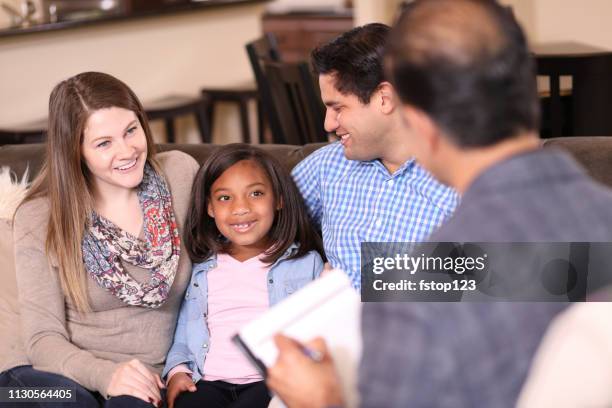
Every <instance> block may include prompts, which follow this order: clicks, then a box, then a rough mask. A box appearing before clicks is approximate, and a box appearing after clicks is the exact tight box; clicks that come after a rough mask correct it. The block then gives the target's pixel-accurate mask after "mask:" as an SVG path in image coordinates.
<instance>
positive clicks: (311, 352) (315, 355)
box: [302, 346, 323, 363]
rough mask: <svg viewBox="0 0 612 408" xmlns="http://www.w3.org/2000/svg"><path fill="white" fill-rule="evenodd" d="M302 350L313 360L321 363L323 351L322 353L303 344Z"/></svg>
mask: <svg viewBox="0 0 612 408" xmlns="http://www.w3.org/2000/svg"><path fill="white" fill-rule="evenodd" d="M302 352H303V353H304V354H305V355H306V356H307V357H308V358H310V359H311V360H312V361H314V362H316V363H320V362H321V361H323V353H321V352H320V351H318V350H313V349H311V348H308V347H306V346H302Z"/></svg>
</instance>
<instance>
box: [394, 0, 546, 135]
mask: <svg viewBox="0 0 612 408" xmlns="http://www.w3.org/2000/svg"><path fill="white" fill-rule="evenodd" d="M387 57H388V58H387V63H388V68H389V72H390V76H391V77H392V82H393V83H394V85H395V88H396V91H397V93H398V94H399V96H400V99H401V100H402V102H404V103H406V104H410V105H413V106H415V107H417V108H419V109H421V110H423V111H424V112H426V113H427V114H428V115H429V116H430V117H431V118H432V119H433V120H434V121H435V122H436V123H437V124H438V125H439V126H440V127H441V128H442V129H443V131H444V132H445V133H446V134H447V135H448V136H449V137H450V138H452V139H453V140H454V142H455V143H456V144H457V145H459V146H464V147H470V146H471V147H476V146H488V145H492V144H494V143H497V142H499V141H501V140H504V139H507V138H510V137H512V136H515V135H517V134H518V133H520V132H524V131H534V130H537V129H538V128H539V115H540V113H539V101H538V96H537V89H536V75H535V65H534V61H533V57H532V56H531V54H530V52H529V50H528V47H527V41H526V38H525V35H524V33H523V31H522V29H521V27H520V26H519V24H518V23H517V21H516V20H515V18H514V15H513V13H512V11H511V10H510V9H509V8H507V7H504V6H501V5H500V4H498V3H497V2H496V1H493V0H416V1H415V2H413V3H411V4H410V5H409V6H408V7H407V8H406V10H405V11H404V13H403V14H402V16H401V17H400V18H399V20H398V22H397V24H396V26H395V27H394V28H393V31H392V33H391V35H390V38H389V44H388V49H387Z"/></svg>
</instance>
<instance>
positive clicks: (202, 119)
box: [144, 95, 212, 143]
mask: <svg viewBox="0 0 612 408" xmlns="http://www.w3.org/2000/svg"><path fill="white" fill-rule="evenodd" d="M144 109H145V111H146V113H147V117H148V119H149V120H150V121H153V120H163V121H164V124H165V127H166V140H167V142H168V143H174V142H175V138H176V137H175V134H176V132H175V127H174V121H175V119H176V118H178V117H180V116H184V115H193V116H194V117H195V119H196V123H197V125H198V130H199V131H200V138H201V141H202V143H210V142H211V141H212V137H211V133H210V132H211V127H210V124H209V122H208V118H207V115H206V105H205V102H204V100H202V99H201V98H198V97H189V96H179V95H170V96H167V97H164V98H161V99H158V100H156V101H153V102H150V103H147V104H145V106H144Z"/></svg>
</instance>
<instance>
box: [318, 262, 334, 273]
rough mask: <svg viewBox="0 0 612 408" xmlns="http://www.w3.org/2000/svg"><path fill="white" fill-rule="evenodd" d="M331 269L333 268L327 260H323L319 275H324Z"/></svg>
mask: <svg viewBox="0 0 612 408" xmlns="http://www.w3.org/2000/svg"><path fill="white" fill-rule="evenodd" d="M333 270H334V268H333V267H332V266H331V264H330V263H329V262H325V264H324V265H323V270H322V271H321V276H325V275H327V274H328V273H330V272H331V271H333Z"/></svg>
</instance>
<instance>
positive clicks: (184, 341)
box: [162, 244, 323, 383]
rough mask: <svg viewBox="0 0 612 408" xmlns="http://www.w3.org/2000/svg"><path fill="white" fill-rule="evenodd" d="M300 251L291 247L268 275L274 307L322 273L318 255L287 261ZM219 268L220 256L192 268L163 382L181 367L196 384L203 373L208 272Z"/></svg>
mask: <svg viewBox="0 0 612 408" xmlns="http://www.w3.org/2000/svg"><path fill="white" fill-rule="evenodd" d="M295 250H297V245H296V244H293V245H291V246H290V247H289V248H288V249H287V251H286V252H285V253H284V254H283V255H282V256H281V257H280V258H279V259H278V260H277V261H276V262H274V264H272V266H271V267H270V270H269V271H268V276H267V280H268V300H269V304H270V306H273V305H275V304H276V303H278V302H279V301H281V300H283V299H284V298H286V297H287V296H289V295H291V294H292V293H293V292H295V291H297V290H299V289H300V288H302V287H303V286H305V285H306V284H308V283H309V282H311V281H312V280H313V279H315V278H317V277H318V276H319V275H320V274H321V272H322V271H323V260H322V259H321V257H320V256H319V254H318V253H317V252H316V251H310V252H309V253H307V254H306V255H304V256H303V257H301V258H298V259H290V260H288V259H287V258H288V257H289V256H290V255H291V254H292V253H293V251H295ZM216 266H217V256H216V255H213V256H211V257H210V258H208V259H207V260H206V261H204V262H201V263H198V264H195V265H194V266H193V270H192V274H191V280H190V281H189V286H188V287H187V291H186V292H185V298H184V299H183V304H182V305H181V310H180V312H179V318H178V323H177V325H176V330H175V332H174V342H173V343H172V347H171V348H170V351H169V352H168V356H167V358H166V366H165V367H164V371H163V373H162V378H165V377H166V375H168V372H169V371H170V370H171V369H172V368H174V367H176V366H177V365H179V364H185V365H186V366H187V367H188V368H189V369H190V370H191V371H192V372H193V374H192V378H193V382H194V383H196V382H198V381H199V380H200V379H201V378H202V376H203V373H204V370H203V368H204V360H205V359H206V354H207V352H208V344H209V337H210V333H209V331H208V325H207V322H206V319H207V315H208V280H207V272H208V271H209V270H211V269H213V268H215V267H216Z"/></svg>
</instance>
